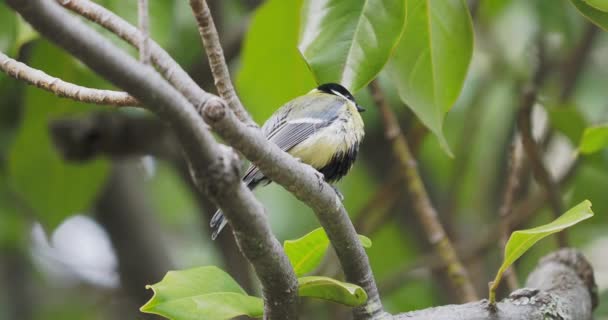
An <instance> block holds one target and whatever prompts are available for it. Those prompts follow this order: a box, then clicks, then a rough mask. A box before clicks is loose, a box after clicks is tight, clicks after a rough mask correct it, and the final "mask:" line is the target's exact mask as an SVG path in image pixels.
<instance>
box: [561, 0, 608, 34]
mask: <svg viewBox="0 0 608 320" xmlns="http://www.w3.org/2000/svg"><path fill="white" fill-rule="evenodd" d="M570 2H572V4H573V5H574V6H575V7H576V9H577V10H578V11H579V12H580V13H581V14H582V15H584V16H585V17H587V19H589V20H591V22H593V23H595V24H596V25H597V26H599V27H600V28H602V29H604V30H608V12H604V11H601V10H598V9H596V8H594V7H592V6H590V5H589V4H588V3H587V2H585V0H570Z"/></svg>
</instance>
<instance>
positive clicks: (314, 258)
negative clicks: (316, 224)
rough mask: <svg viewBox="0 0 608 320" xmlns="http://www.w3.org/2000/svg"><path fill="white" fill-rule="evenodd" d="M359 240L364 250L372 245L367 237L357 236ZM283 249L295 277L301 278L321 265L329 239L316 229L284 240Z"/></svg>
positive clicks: (323, 232)
mask: <svg viewBox="0 0 608 320" xmlns="http://www.w3.org/2000/svg"><path fill="white" fill-rule="evenodd" d="M359 240H360V241H361V245H363V247H365V248H369V247H371V245H372V241H371V240H370V239H369V238H368V237H365V236H362V235H359ZM283 247H284V248H285V253H286V254H287V257H288V258H289V261H291V265H292V266H293V269H294V271H295V273H296V275H297V276H301V275H304V274H306V273H309V272H311V271H313V270H314V269H315V268H316V267H317V266H318V265H319V264H320V263H321V259H323V257H324V256H325V253H326V252H327V248H328V247H329V239H328V238H327V234H326V233H325V230H323V228H317V229H315V230H313V231H311V232H309V233H308V234H306V235H304V236H303V237H301V238H299V239H295V240H286V241H285V243H284V244H283Z"/></svg>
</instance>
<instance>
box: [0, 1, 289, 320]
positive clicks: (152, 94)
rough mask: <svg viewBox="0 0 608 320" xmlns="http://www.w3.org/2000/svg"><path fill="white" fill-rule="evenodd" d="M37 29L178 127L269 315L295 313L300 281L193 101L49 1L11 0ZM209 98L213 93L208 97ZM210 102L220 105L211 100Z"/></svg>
mask: <svg viewBox="0 0 608 320" xmlns="http://www.w3.org/2000/svg"><path fill="white" fill-rule="evenodd" d="M7 3H8V4H9V5H10V6H11V7H13V8H14V9H15V10H16V11H18V12H19V13H20V14H21V15H22V16H23V17H24V19H25V20H27V21H28V22H29V23H30V24H31V25H32V26H33V27H34V28H35V29H36V30H38V32H40V33H41V34H42V35H44V36H45V37H47V38H48V39H50V40H52V41H54V42H55V43H57V44H58V45H60V46H62V47H63V48H65V49H66V50H68V51H69V52H70V53H71V54H73V55H74V56H75V57H77V58H79V59H80V60H82V61H83V62H84V63H85V64H86V65H87V66H89V67H90V68H91V69H93V70H94V71H95V72H97V73H99V74H100V75H101V76H103V77H105V78H107V79H108V80H110V81H111V82H113V83H114V84H116V85H117V86H118V87H121V88H124V89H126V91H127V92H129V93H130V94H132V95H133V96H135V97H137V98H138V99H139V100H141V101H142V102H143V103H144V104H145V105H146V106H149V108H150V110H151V111H153V112H155V113H156V114H157V115H159V116H160V117H161V118H163V119H165V120H166V121H168V122H169V123H170V124H171V125H172V126H173V128H174V129H175V131H176V135H177V137H178V139H179V140H180V142H181V145H182V148H183V150H184V152H185V154H186V157H187V158H188V160H189V163H190V169H191V172H192V175H193V178H194V180H195V182H196V183H197V185H198V187H199V189H200V190H201V191H205V192H206V193H207V194H209V195H210V197H211V198H212V199H213V200H214V201H215V202H216V203H218V204H219V205H220V207H221V208H222V209H223V211H224V214H225V215H226V217H227V218H228V221H229V222H230V223H231V224H232V227H233V230H234V234H235V237H236V238H237V241H238V243H239V246H240V247H241V249H242V250H243V252H244V254H245V255H246V257H247V258H248V259H249V261H250V262H251V263H252V265H253V266H254V269H255V271H256V274H257V276H258V277H259V279H260V282H261V283H262V286H263V291H264V297H265V302H266V303H265V314H266V317H267V318H268V319H295V318H296V317H297V314H296V304H297V280H296V278H295V275H294V273H293V270H292V268H291V266H290V263H289V260H288V259H287V256H286V255H285V253H284V252H283V250H282V247H281V245H280V243H279V242H278V241H277V239H276V238H275V237H274V236H273V235H272V232H271V231H270V228H269V226H268V223H267V221H266V216H265V214H264V208H263V207H262V206H261V204H260V203H259V202H258V201H257V200H256V198H255V197H254V195H253V194H252V193H251V191H249V189H247V187H246V186H245V185H244V184H243V183H241V180H240V174H239V165H238V161H237V159H236V156H235V154H234V153H233V152H232V151H231V150H227V149H228V148H226V147H222V146H220V145H218V144H217V142H216V141H215V140H214V138H213V136H212V135H211V133H210V132H209V131H208V130H207V129H206V126H205V125H204V123H203V121H202V119H201V118H200V116H199V115H198V114H197V113H196V111H195V109H194V107H193V106H192V105H191V104H190V103H189V102H188V100H186V98H185V97H184V96H182V95H181V94H180V93H179V92H178V91H177V90H176V89H175V88H173V87H172V86H171V85H170V84H169V83H167V82H166V81H165V80H164V79H163V78H162V77H160V76H159V75H158V74H157V73H156V72H155V71H154V70H153V69H152V68H150V67H148V66H145V65H142V64H140V63H138V62H137V61H136V60H135V59H133V58H132V57H131V56H129V55H128V54H126V53H124V52H122V51H121V50H119V49H118V48H116V47H115V46H114V45H113V44H112V43H111V42H110V41H108V40H107V39H105V38H103V37H102V36H101V35H100V34H99V33H97V32H95V31H94V30H92V29H91V28H90V27H89V26H87V25H85V24H84V23H83V22H81V21H80V20H79V19H78V18H76V17H73V16H71V15H69V14H68V13H67V12H65V11H64V10H62V9H61V7H59V6H58V5H57V4H56V3H55V2H54V1H52V0H9V1H7ZM209 96H210V95H209ZM209 100H210V101H209V102H210V104H211V105H217V104H220V105H222V101H221V100H219V99H209Z"/></svg>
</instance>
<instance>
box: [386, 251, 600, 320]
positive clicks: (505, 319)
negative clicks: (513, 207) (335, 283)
mask: <svg viewBox="0 0 608 320" xmlns="http://www.w3.org/2000/svg"><path fill="white" fill-rule="evenodd" d="M597 299H598V296H597V287H596V285H595V280H594V278H593V269H592V267H591V265H590V264H589V262H588V261H587V260H586V259H585V258H584V257H583V255H582V254H580V253H578V252H577V251H575V250H573V249H561V250H559V251H557V252H554V253H551V254H549V255H547V256H546V257H544V258H543V259H541V261H540V262H539V264H538V266H537V267H536V269H535V270H534V271H533V272H532V273H531V274H530V276H529V277H528V281H527V282H526V288H523V289H519V290H516V291H514V292H512V293H511V295H510V296H509V297H507V298H506V299H504V300H502V301H501V302H499V303H498V304H497V306H496V311H490V310H489V308H488V301H487V300H485V299H484V300H481V301H478V302H472V303H467V304H462V305H447V306H441V307H435V308H429V309H424V310H418V311H413V312H407V313H402V314H399V315H396V316H395V317H393V319H395V320H401V319H403V320H406V319H407V320H460V319H462V320H464V319H466V320H544V319H577V320H591V318H592V310H593V309H594V308H595V307H596V306H597V301H598V300H597Z"/></svg>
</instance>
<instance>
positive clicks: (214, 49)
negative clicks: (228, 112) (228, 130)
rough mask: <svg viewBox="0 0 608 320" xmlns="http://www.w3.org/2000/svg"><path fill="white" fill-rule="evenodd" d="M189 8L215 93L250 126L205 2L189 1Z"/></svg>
mask: <svg viewBox="0 0 608 320" xmlns="http://www.w3.org/2000/svg"><path fill="white" fill-rule="evenodd" d="M190 6H191V7H192V12H193V13H194V17H195V18H196V22H197V23H198V31H199V33H200V35H201V39H202V40H203V45H204V46H205V52H206V53H207V57H208V59H209V67H210V68H211V73H212V74H213V79H214V80H215V87H216V88H217V92H218V93H219V95H220V97H222V98H223V99H224V100H225V101H226V103H228V106H230V108H231V109H232V110H233V111H234V113H235V114H236V116H237V118H239V119H240V120H241V121H243V122H246V123H251V124H252V123H253V121H252V120H251V117H249V114H248V113H247V111H245V108H244V107H243V104H242V103H241V100H239V97H238V96H237V95H236V92H235V90H234V86H233V85H232V81H231V80H230V71H229V70H228V65H227V64H226V60H225V58H224V51H223V50H222V46H221V44H220V39H219V36H218V34H217V29H216V28H215V24H214V23H213V17H212V16H211V11H210V10H209V6H208V5H207V1H205V0H190Z"/></svg>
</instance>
